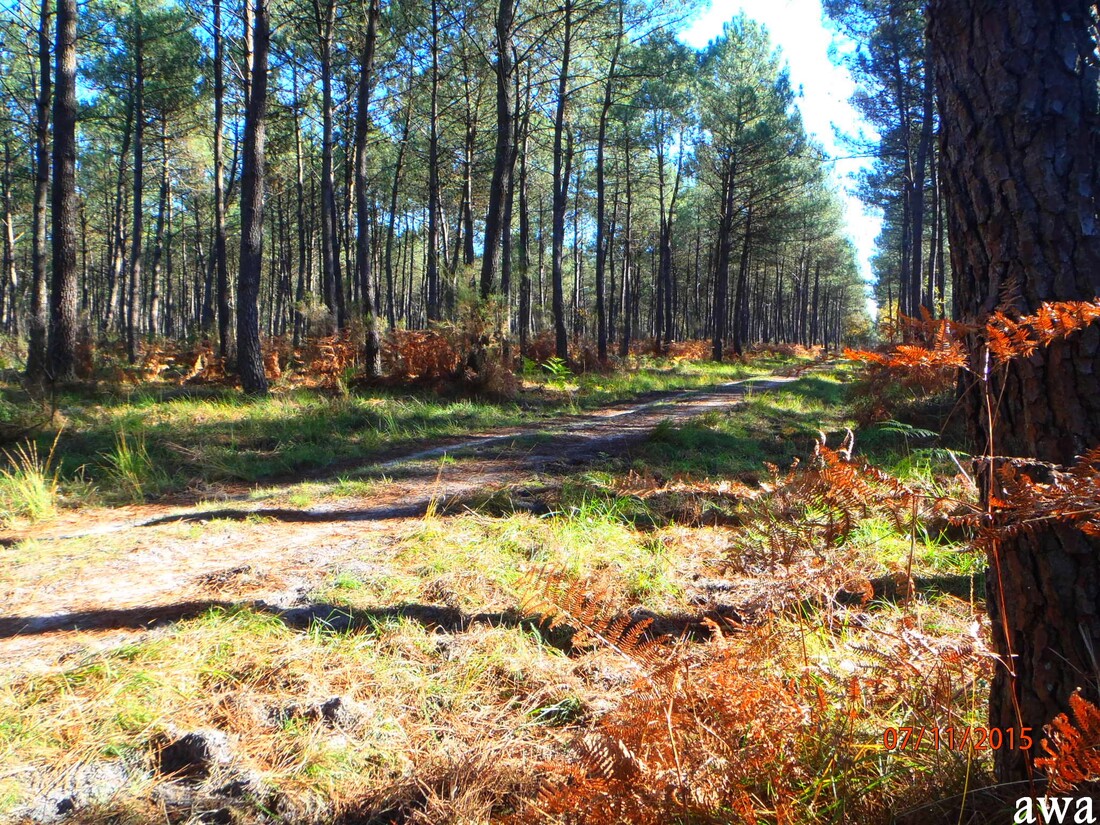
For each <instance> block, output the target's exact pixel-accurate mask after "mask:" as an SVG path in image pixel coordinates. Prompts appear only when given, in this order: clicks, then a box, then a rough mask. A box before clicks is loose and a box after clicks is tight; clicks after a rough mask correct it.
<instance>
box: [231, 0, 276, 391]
mask: <svg viewBox="0 0 1100 825" xmlns="http://www.w3.org/2000/svg"><path fill="white" fill-rule="evenodd" d="M254 2H255V4H256V5H255V13H254V14H253V36H252V44H253V50H254V51H253V56H252V72H251V86H250V88H251V91H250V94H249V97H248V110H247V112H246V114H245V129H244V153H243V157H242V166H241V261H240V267H239V271H238V274H237V371H238V373H239V374H240V376H241V386H242V387H243V388H244V391H245V392H246V393H248V394H250V395H264V394H265V393H267V376H266V375H264V359H263V353H262V351H261V349H260V306H259V301H260V272H261V268H262V266H263V243H264V138H265V136H266V134H265V133H266V127H267V54H268V48H269V46H270V37H271V33H270V29H269V23H268V16H267V2H268V0H254Z"/></svg>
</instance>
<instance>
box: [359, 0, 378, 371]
mask: <svg viewBox="0 0 1100 825" xmlns="http://www.w3.org/2000/svg"><path fill="white" fill-rule="evenodd" d="M378 14H379V9H378V0H369V2H368V5H367V32H366V36H365V38H364V40H363V53H362V57H361V59H360V61H359V100H358V104H357V107H356V110H355V229H356V239H355V269H356V273H355V274H356V278H357V280H358V282H359V288H360V292H361V300H362V304H363V321H364V323H365V325H366V343H365V345H364V350H363V355H364V359H365V361H366V369H367V375H369V376H370V377H372V378H377V377H379V376H380V375H381V374H382V346H381V344H380V342H379V340H378V318H377V314H376V308H375V305H374V283H373V280H374V278H373V273H372V272H371V246H370V239H371V215H370V188H369V187H370V158H369V157H368V155H367V130H368V128H369V127H370V97H371V89H372V88H373V85H374V84H373V79H372V77H371V75H372V73H373V71H374V44H375V41H376V39H377V37H378Z"/></svg>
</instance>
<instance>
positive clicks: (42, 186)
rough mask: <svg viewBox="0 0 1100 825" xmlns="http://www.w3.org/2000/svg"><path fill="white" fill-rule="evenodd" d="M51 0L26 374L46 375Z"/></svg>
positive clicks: (43, 38)
mask: <svg viewBox="0 0 1100 825" xmlns="http://www.w3.org/2000/svg"><path fill="white" fill-rule="evenodd" d="M50 17H51V15H50V0H42V5H41V7H40V10H39V16H38V90H37V91H38V94H37V96H36V97H35V101H34V223H33V229H32V232H33V239H32V244H31V314H30V339H29V343H28V345H27V378H28V379H30V380H31V381H41V380H42V379H43V378H45V377H46V338H47V326H48V321H49V314H48V313H49V307H48V304H47V302H48V299H47V291H46V205H47V199H48V198H49V194H50V98H51V83H52V80H53V76H52V75H51V74H50Z"/></svg>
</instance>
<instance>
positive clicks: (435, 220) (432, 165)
mask: <svg viewBox="0 0 1100 825" xmlns="http://www.w3.org/2000/svg"><path fill="white" fill-rule="evenodd" d="M431 53H432V80H431V84H432V91H431V114H430V116H429V117H430V122H429V124H428V250H427V252H428V261H427V271H426V273H425V276H424V277H425V280H426V284H425V286H426V287H427V292H428V295H427V307H426V309H427V316H428V320H429V321H438V320H439V3H438V0H432V43H431Z"/></svg>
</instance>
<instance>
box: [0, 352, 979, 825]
mask: <svg viewBox="0 0 1100 825" xmlns="http://www.w3.org/2000/svg"><path fill="white" fill-rule="evenodd" d="M805 366H806V365H802V367H800V368H798V369H797V370H795V371H792V372H793V373H796V374H790V375H787V376H779V375H768V376H758V377H754V378H750V379H744V380H738V381H736V382H724V383H721V384H718V385H716V386H711V387H709V388H706V389H691V390H687V391H682V392H674V393H665V394H664V395H663V396H661V397H652V396H651V397H649V398H648V400H645V401H643V402H639V401H637V400H635V401H630V402H620V403H615V404H611V405H608V406H607V407H605V408H602V409H597V410H594V411H585V412H579V413H575V414H573V415H568V416H561V415H557V416H553V417H549V418H544V419H543V420H539V421H529V422H524V421H520V422H511V421H509V422H507V423H506V425H505V426H500V427H495V428H493V427H489V428H484V429H483V428H477V430H476V431H475V432H471V433H468V434H467V435H466V436H464V437H462V436H456V435H447V436H445V437H440V438H437V439H435V440H434V441H433V440H428V441H427V443H421V444H419V445H418V446H417V447H416V448H409V447H407V446H406V447H399V448H397V449H394V450H391V451H389V452H381V453H380V452H378V451H375V453H374V454H373V455H371V456H367V457H359V456H352V457H350V458H347V459H344V460H339V461H336V462H331V463H330V464H329V466H328V468H327V470H321V469H316V470H312V471H308V472H301V473H300V474H299V478H298V479H294V480H291V479H285V478H284V479H281V480H280V482H279V483H265V484H262V485H261V484H255V483H254V484H250V485H246V484H245V483H243V482H239V481H238V482H232V483H222V484H219V485H217V487H216V489H214V490H213V491H212V488H211V487H209V486H207V487H204V488H203V489H204V490H205V491H206V493H207V495H205V496H204V495H202V492H201V491H199V492H198V493H197V492H196V490H195V489H194V488H192V489H191V490H187V491H181V490H176V491H172V492H170V493H169V494H168V495H166V496H165V497H164V499H163V500H161V501H159V502H156V503H146V504H129V505H125V506H114V507H108V506H102V504H97V505H96V506H84V507H77V508H70V509H67V510H63V511H61V512H60V513H59V514H58V515H56V516H54V517H52V518H49V519H46V520H44V521H41V522H38V523H36V524H33V525H27V524H24V525H21V526H19V527H17V528H12V529H9V530H8V531H7V532H5V533H2V534H0V571H3V572H2V573H0V605H4V606H5V607H4V608H2V609H0V614H2V615H0V672H2V673H3V675H2V676H0V822H2V821H6V820H8V819H10V820H11V821H22V820H27V821H35V822H52V821H61V820H62V819H65V818H66V817H68V820H69V821H86V822H97V823H98V822H104V823H105V822H119V823H125V822H133V823H144V822H150V821H154V820H155V821H169V822H192V821H193V822H284V823H294V825H298V823H307V822H344V823H368V822H369V823H378V824H379V825H380V824H381V823H385V822H393V823H396V822H417V823H433V825H434V823H448V822H449V823H456V825H457V823H478V822H490V821H493V822H496V821H503V820H505V819H507V818H508V817H515V816H518V817H519V818H520V819H519V820H517V821H536V820H534V819H531V820H523V817H525V816H532V815H533V814H531V813H530V809H529V801H530V800H533V799H534V798H535V794H536V792H537V790H538V788H539V785H540V774H541V773H546V774H547V775H549V774H550V773H553V770H551V769H549V768H547V770H546V771H540V770H532V766H533V765H536V764H542V765H544V766H549V765H552V764H560V763H561V762H562V761H563V760H565V761H568V759H569V758H570V757H569V754H570V753H571V752H572V751H571V747H572V746H573V743H575V742H576V741H577V740H578V737H583V736H584V735H585V732H586V731H592V730H594V729H595V728H596V727H597V726H598V725H599V724H600V723H601V720H602V719H606V718H611V717H613V716H614V714H615V713H616V712H617V711H616V708H618V707H619V706H620V705H621V703H622V702H623V698H624V696H626V695H628V694H629V692H630V689H631V687H630V686H631V684H632V681H633V679H634V678H635V674H634V671H635V670H636V665H635V664H633V663H631V662H630V661H629V660H628V661H625V662H624V661H623V657H622V656H621V655H619V654H620V653H621V651H616V650H614V649H602V648H601V647H600V646H599V645H596V646H595V647H594V648H589V647H582V646H579V645H578V644H576V643H575V641H570V638H569V636H568V635H567V636H565V637H563V636H562V632H561V630H560V629H555V628H553V627H550V626H548V625H547V624H546V623H545V622H541V623H540V621H539V615H540V614H539V613H537V612H532V611H531V610H530V609H529V608H525V604H527V603H529V602H530V601H531V597H532V596H537V595H538V593H539V592H541V591H542V589H543V587H544V585H545V583H546V581H548V580H549V581H558V580H559V579H562V578H568V579H569V580H572V581H576V582H582V583H593V584H591V585H588V584H584V585H583V586H585V587H589V586H590V588H591V591H592V593H594V594H597V595H598V597H599V599H601V600H603V601H606V602H607V603H608V604H610V605H613V606H614V608H615V609H616V610H619V611H621V612H624V615H625V614H628V615H630V616H631V617H633V618H635V619H637V618H646V619H649V620H651V621H652V622H653V624H652V625H651V626H650V628H649V629H648V631H647V633H648V634H649V635H651V636H654V637H657V636H662V635H664V634H667V635H668V636H669V637H673V638H679V639H681V640H685V641H683V642H682V643H690V644H699V645H700V649H702V648H709V647H711V646H712V645H713V644H714V643H704V644H700V643H702V642H705V640H706V639H708V638H711V636H712V635H713V634H715V633H717V635H718V637H723V633H724V634H725V635H728V636H729V637H730V639H731V640H732V641H731V642H730V644H737V645H743V646H744V647H743V648H742V649H740V650H741V654H739V655H744V656H745V672H746V673H749V672H752V673H764V672H765V671H766V672H767V673H768V674H771V675H770V676H769V677H768V678H774V674H775V673H784V674H787V677H786V678H790V679H796V678H797V679H801V678H806V677H807V674H811V672H812V675H813V679H815V680H817V681H816V682H815V683H817V684H819V685H821V686H824V689H826V690H829V689H831V688H830V687H829V686H830V685H831V684H833V683H836V684H838V685H840V688H839V690H840V695H841V696H842V697H843V695H844V694H845V692H846V691H847V692H849V693H850V689H851V684H852V683H851V682H850V680H851V679H855V678H857V677H858V678H865V679H866V680H867V685H868V687H867V688H865V690H871V688H870V686H871V684H872V682H873V683H874V684H875V685H877V686H878V687H876V688H875V690H876V691H878V690H879V689H880V688H881V690H882V691H885V692H886V693H888V694H889V695H884V696H883V697H881V701H879V702H877V703H876V702H875V701H871V700H868V707H869V708H871V710H872V711H873V712H871V713H865V714H863V715H861V716H860V718H859V721H858V722H856V721H853V720H855V719H856V717H855V716H854V715H852V714H851V713H849V715H848V716H843V714H841V716H838V717H837V718H838V719H841V718H842V717H843V720H846V721H842V722H841V723H840V724H841V728H842V730H841V728H835V727H833V724H834V722H835V720H833V721H830V723H829V724H830V728H829V730H830V731H831V733H829V734H828V736H826V731H825V730H824V722H823V721H822V720H821V719H818V720H817V722H816V723H815V724H818V725H819V728H820V730H818V733H817V734H815V735H816V736H817V737H818V739H820V740H822V741H823V740H824V739H828V738H829V737H833V738H832V740H831V741H832V742H833V745H834V746H835V747H836V748H841V747H842V743H843V749H844V752H845V753H848V757H845V758H843V759H840V758H838V756H837V754H838V753H840V751H839V750H836V752H835V753H833V754H832V755H831V756H827V757H826V756H823V755H822V754H820V753H819V754H818V755H817V756H811V755H808V751H806V749H805V746H806V742H808V741H809V739H805V738H804V739H802V740H798V742H796V743H794V744H793V745H792V748H793V750H792V753H794V752H795V751H797V752H798V753H799V754H800V755H799V756H798V757H797V758H798V759H799V760H801V761H802V762H803V763H804V765H803V767H804V768H805V771H804V772H803V771H801V770H800V771H794V772H793V773H792V771H791V768H790V765H789V764H787V765H786V767H784V768H783V770H784V771H785V772H786V773H788V774H791V775H792V776H793V775H795V774H798V775H799V776H803V779H802V780H800V781H801V784H800V785H798V786H797V787H792V788H791V789H788V791H784V793H786V794H787V796H786V797H784V799H782V800H780V799H779V798H778V797H776V798H775V799H769V798H768V794H773V795H775V794H779V793H780V792H779V791H778V790H775V789H774V788H772V789H771V790H764V788H765V786H770V783H769V782H764V783H763V784H762V786H761V789H758V790H757V791H753V793H754V796H753V799H754V800H755V802H754V804H755V805H756V806H757V808H758V809H759V811H760V812H762V813H761V816H762V817H763V819H762V821H771V819H770V818H769V815H768V814H767V813H766V812H767V810H769V805H775V804H779V803H782V804H786V805H790V806H791V810H793V811H794V812H795V813H796V814H797V816H796V818H795V819H794V820H793V821H797V822H802V821H805V822H810V821H834V822H844V821H855V820H853V819H852V818H851V817H853V816H858V817H861V818H860V821H867V822H874V821H883V822H885V821H889V820H890V818H891V817H896V816H899V815H900V814H901V812H903V811H905V810H908V809H914V813H912V814H911V815H910V816H911V817H917V818H919V819H920V821H922V822H933V821H938V820H936V818H935V815H934V814H932V815H930V814H929V810H928V809H920V810H916V806H917V803H918V801H923V800H927V799H929V798H938V797H948V796H950V795H951V794H952V793H955V792H959V791H962V790H964V789H966V788H967V787H976V786H981V785H983V784H985V783H984V782H983V781H982V777H983V776H984V775H985V771H986V765H987V754H982V753H976V752H970V753H956V752H951V751H948V750H940V749H936V750H927V749H926V750H924V751H920V752H917V751H913V752H912V753H906V752H905V751H904V750H903V751H894V752H884V750H883V748H882V746H881V742H882V735H883V729H884V728H886V727H890V726H895V727H896V726H901V725H905V724H909V725H913V724H916V722H917V721H923V722H924V723H932V722H934V721H938V722H939V723H940V724H944V725H946V724H963V723H964V722H965V723H970V724H980V720H981V718H982V715H983V702H984V695H985V690H986V686H987V679H988V668H987V667H986V666H985V665H987V664H988V661H987V660H985V659H983V657H984V656H985V650H986V648H985V638H986V636H987V628H986V626H985V625H986V624H987V622H985V620H984V609H983V605H982V593H983V589H984V587H983V579H982V571H981V564H980V560H979V559H977V558H976V557H975V556H974V555H973V554H972V553H969V552H968V551H967V549H966V545H965V543H964V542H961V541H958V540H957V539H956V538H949V537H947V536H946V535H945V534H944V533H943V532H942V531H941V530H939V529H934V528H933V527H931V526H929V525H928V524H926V525H924V526H923V527H922V528H921V529H919V530H918V527H917V525H916V524H915V523H913V524H911V525H910V526H909V529H901V528H900V527H899V526H898V525H896V524H893V523H891V522H890V520H889V519H888V518H887V517H886V516H885V515H884V514H883V513H882V512H870V511H869V512H866V513H864V516H865V517H864V518H863V519H861V520H860V521H859V523H858V524H857V525H854V526H851V527H849V528H848V533H847V534H846V535H845V540H844V542H843V543H842V544H841V545H837V546H836V547H835V548H834V550H835V552H834V555H835V556H836V558H832V557H830V558H828V559H825V558H823V557H821V555H820V554H818V553H816V552H815V551H813V550H812V548H810V547H800V546H797V545H798V539H797V536H796V537H795V540H794V541H792V542H788V544H789V545H791V546H790V547H788V551H789V553H788V556H789V557H787V558H785V559H783V560H782V562H781V563H776V560H775V559H772V560H770V561H768V562H767V563H765V562H764V561H763V560H762V559H761V558H759V557H758V556H756V555H754V553H756V549H754V547H755V545H753V544H752V542H756V544H766V543H767V539H766V538H765V537H763V535H758V536H757V537H756V538H755V539H752V541H751V542H748V543H747V542H746V541H745V540H744V537H745V535H746V533H747V531H751V530H752V529H755V527H754V525H753V522H752V521H751V519H752V518H753V517H754V515H753V514H754V508H755V507H757V506H758V503H759V502H760V501H762V500H764V498H766V495H767V492H768V490H775V489H777V488H778V487H780V486H781V484H780V478H781V476H782V474H783V472H784V471H785V469H786V468H787V467H788V466H789V465H790V463H791V460H792V459H793V458H796V457H799V456H801V457H802V458H803V460H804V461H806V462H812V460H813V450H814V444H815V443H817V442H818V441H819V439H820V438H821V437H822V436H824V438H825V439H826V442H827V443H829V444H831V445H833V446H839V445H840V444H841V443H842V441H843V439H844V438H845V434H846V433H847V432H848V430H849V428H854V427H855V423H854V421H853V420H852V418H851V414H850V405H851V398H850V396H849V394H848V391H847V389H846V385H847V384H848V383H849V382H850V380H851V377H852V372H851V370H850V369H849V368H847V367H837V366H835V365H827V364H826V365H817V366H815V367H814V368H813V369H811V370H810V371H804V370H803V367H805ZM893 425H894V426H892V427H872V428H864V429H863V430H859V429H857V431H856V444H857V448H859V449H860V451H861V454H865V455H867V456H869V457H871V458H872V459H873V460H874V462H875V463H876V464H877V465H878V466H882V467H887V468H888V469H889V471H890V472H892V473H894V474H896V477H897V478H899V479H902V480H903V481H904V482H905V483H908V484H911V485H918V486H919V485H924V486H923V487H922V489H926V490H932V489H933V488H934V489H935V490H936V491H937V495H941V494H943V492H944V490H945V489H950V491H951V492H952V494H955V493H957V494H958V495H960V496H963V495H964V493H963V492H961V491H960V490H959V489H958V485H959V484H961V483H962V482H961V481H960V480H959V479H958V478H955V471H954V469H953V464H952V463H951V462H949V461H948V460H947V458H946V457H945V454H944V453H945V450H944V449H943V448H942V446H941V445H940V444H939V443H938V440H937V439H934V438H931V437H930V433H927V432H925V431H924V430H921V429H919V428H915V427H912V426H907V425H901V424H898V423H897V422H893ZM347 437H348V433H342V434H340V438H347ZM769 463H770V464H774V465H779V467H782V468H783V470H778V469H776V470H769V469H768V466H767V465H768V464H769ZM761 512H762V511H761ZM769 512H772V514H773V515H774V512H777V511H769ZM756 515H757V516H759V515H760V513H759V512H758V513H756ZM930 519H931V514H929V521H930ZM815 531H816V532H815ZM819 533H820V531H817V528H814V529H811V530H810V531H809V532H808V533H805V534H803V537H804V538H805V537H809V538H811V539H812V538H814V537H816V536H818V535H819ZM749 557H751V558H749ZM841 557H842V558H841ZM903 578H904V579H905V580H907V581H909V582H911V584H907V585H904V586H899V585H898V582H899V581H900V580H902V579H903ZM595 582H598V584H595ZM851 582H858V584H851ZM914 586H915V588H916V593H915V594H912V595H910V596H906V597H904V598H903V597H899V595H898V593H899V590H902V591H907V588H908V589H909V590H908V591H907V592H910V593H911V592H912V591H911V588H913V587H914ZM845 588H847V589H848V590H851V591H854V592H856V593H857V597H856V598H855V599H854V601H853V600H850V599H845V598H841V597H842V596H843V595H844V592H843V591H844V590H845ZM864 589H866V590H867V593H866V594H864V595H859V591H862V590H864ZM838 591H840V592H839V593H838ZM849 595H851V594H849ZM593 598H594V597H593ZM543 612H545V611H543ZM719 628H721V629H719ZM573 629H574V631H576V630H579V629H581V628H576V627H574V628H573ZM687 640H695V641H690V642H689V641H687ZM612 647H613V646H612ZM875 650H877V653H876V652H873V651H875ZM869 651H870V652H869ZM960 651H963V652H960ZM891 657H893V658H891ZM983 662H984V663H985V664H983ZM945 663H947V665H948V666H947V667H946V668H945ZM890 668H894V669H895V671H896V672H895V673H893V674H892V675H890V676H889V677H888V678H886V679H885V681H884V680H883V678H881V677H873V674H874V673H875V672H877V671H881V670H882V669H890ZM910 671H912V673H915V676H914V675H912V673H910ZM945 671H950V672H945ZM945 678H946V679H947V684H946V685H944V684H941V683H940V682H941V681H942V680H943V679H945ZM875 679H877V681H875ZM885 682H889V685H888V687H889V690H887V689H886V687H883V685H884V684H885ZM933 683H934V684H933ZM856 684H858V679H857V682H856ZM821 689H822V688H821V687H819V688H818V695H820V696H824V695H825V694H823V693H821ZM815 703H816V700H815ZM872 706H873V707H872ZM830 719H831V717H830ZM915 720H916V721H915ZM670 724H671V723H670ZM838 731H839V732H838ZM803 734H804V735H805V736H808V735H809V734H806V732H805V731H803ZM730 735H732V734H730ZM876 743H878V744H876ZM849 748H854V750H852V751H850V752H849V750H848V749H849ZM811 750H812V749H811ZM852 754H855V755H854V756H853V755H852ZM780 755H781V754H780ZM780 755H777V758H778V756H780ZM849 757H850V758H849ZM784 758H786V757H784ZM815 759H817V760H820V762H819V763H818V762H815ZM838 765H840V766H842V767H838ZM760 770H763V768H760ZM872 789H873V790H872ZM930 794H931V796H930ZM948 812H949V813H950V816H952V817H956V816H958V815H960V814H959V806H958V804H955V805H954V807H951V806H950V805H949V806H948V807H947V808H945V809H943V811H941V813H943V815H944V816H947V815H948ZM917 818H912V820H911V821H917ZM592 821H600V820H599V819H593V820H592ZM607 821H611V820H607ZM729 821H731V822H733V821H740V820H738V819H737V818H736V817H735V816H734V814H732V813H731V814H730V819H729ZM898 821H910V820H907V819H904V818H901V819H898Z"/></svg>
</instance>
